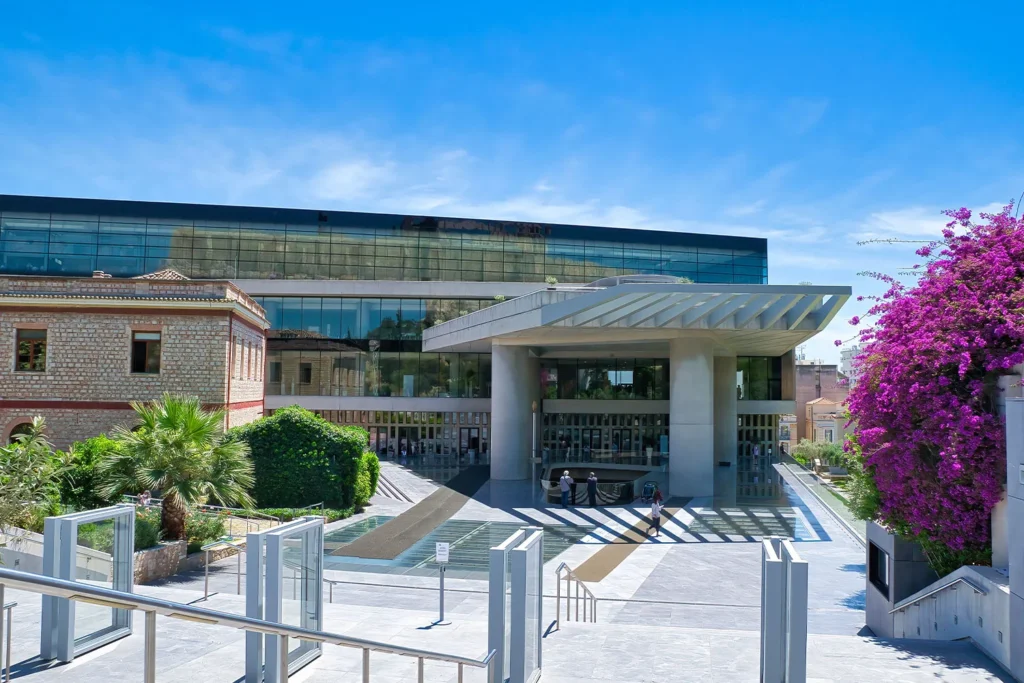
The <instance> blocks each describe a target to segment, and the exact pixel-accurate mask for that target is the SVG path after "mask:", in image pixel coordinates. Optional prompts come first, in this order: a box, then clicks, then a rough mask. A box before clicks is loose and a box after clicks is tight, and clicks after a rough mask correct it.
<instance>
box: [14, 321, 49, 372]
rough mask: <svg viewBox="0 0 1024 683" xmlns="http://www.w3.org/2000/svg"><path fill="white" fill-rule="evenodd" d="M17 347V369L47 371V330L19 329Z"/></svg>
mask: <svg viewBox="0 0 1024 683" xmlns="http://www.w3.org/2000/svg"><path fill="white" fill-rule="evenodd" d="M17 348H18V357H17V361H16V363H15V365H14V369H15V370H18V371H20V372H46V330H18V335H17Z"/></svg>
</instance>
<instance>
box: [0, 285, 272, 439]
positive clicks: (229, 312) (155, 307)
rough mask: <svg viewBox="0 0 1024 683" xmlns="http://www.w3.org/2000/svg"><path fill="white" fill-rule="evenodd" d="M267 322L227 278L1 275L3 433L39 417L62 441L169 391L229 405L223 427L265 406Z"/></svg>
mask: <svg viewBox="0 0 1024 683" xmlns="http://www.w3.org/2000/svg"><path fill="white" fill-rule="evenodd" d="M266 329H267V319H266V317H265V315H264V312H263V309H262V308H261V307H260V306H259V304H257V303H256V302H255V301H253V300H252V299H251V298H250V297H249V296H248V295H246V294H245V293H244V292H243V291H242V290H241V289H239V288H238V287H236V286H235V285H234V284H232V283H230V282H227V281H218V280H202V281H200V280H189V279H188V278H185V277H183V276H182V275H180V274H178V273H177V272H175V271H173V270H165V271H160V272H157V273H152V274H149V275H143V276H140V277H135V278H114V277H110V276H109V275H106V274H104V273H101V272H97V273H95V274H94V275H93V277H71V278H68V277H43V276H4V277H0V437H2V439H3V443H7V442H8V441H9V440H10V438H11V435H12V433H13V434H16V433H17V431H18V430H19V429H23V428H24V427H23V425H25V424H27V423H28V422H30V421H31V419H32V417H34V416H36V415H41V416H43V417H45V418H46V421H47V425H48V428H49V437H50V439H51V441H52V442H53V443H54V444H55V445H56V446H57V447H59V448H65V447H67V446H68V445H69V444H70V443H72V442H73V441H77V440H81V439H85V438H88V437H91V436H95V435H97V434H100V433H104V432H109V431H110V430H111V428H112V427H114V426H115V425H118V424H128V423H131V421H132V420H133V417H134V411H132V409H131V406H130V402H131V401H150V400H153V399H157V398H159V397H160V396H161V395H162V394H164V393H165V392H171V393H179V394H185V395H189V396H198V397H199V398H200V400H202V402H203V404H204V405H205V406H207V407H209V408H224V409H226V411H227V424H226V425H225V426H227V427H231V426H235V425H239V424H245V423H246V422H250V421H252V420H253V419H255V418H257V417H259V416H261V415H262V414H263V396H264V376H263V375H264V371H263V368H264V359H265V357H266V342H265V337H266Z"/></svg>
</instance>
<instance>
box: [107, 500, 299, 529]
mask: <svg viewBox="0 0 1024 683" xmlns="http://www.w3.org/2000/svg"><path fill="white" fill-rule="evenodd" d="M121 497H122V498H127V499H128V501H130V502H131V503H133V504H135V505H139V497H138V496H130V495H127V494H125V495H123V496H121ZM162 504H163V498H150V499H149V504H148V507H159V506H161V505H162ZM195 508H196V509H197V510H224V511H225V512H227V513H229V514H230V513H239V512H241V513H244V514H246V515H248V516H250V517H255V518H257V519H266V520H269V521H273V522H277V523H278V524H281V518H280V517H275V516H274V515H268V514H266V513H264V512H260V511H259V510H252V509H248V508H231V507H225V506H223V505H206V504H204V505H196V506H195ZM302 509H305V508H302ZM233 516H235V517H241V515H238V514H235V515H233Z"/></svg>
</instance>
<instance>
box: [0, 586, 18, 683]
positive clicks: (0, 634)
mask: <svg viewBox="0 0 1024 683" xmlns="http://www.w3.org/2000/svg"><path fill="white" fill-rule="evenodd" d="M0 605H3V611H4V612H7V645H6V647H5V649H6V651H7V654H6V655H4V656H2V657H0V665H2V666H0V668H2V669H3V670H4V672H5V673H4V676H3V679H2V680H3V681H4V683H11V631H12V630H13V629H12V628H11V627H12V622H13V618H14V617H13V614H12V613H13V612H14V608H15V607H17V606H18V603H16V602H7V603H5V602H4V591H3V585H0ZM3 641H4V622H3V615H0V646H3Z"/></svg>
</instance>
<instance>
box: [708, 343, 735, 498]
mask: <svg viewBox="0 0 1024 683" xmlns="http://www.w3.org/2000/svg"><path fill="white" fill-rule="evenodd" d="M714 393H715V500H716V504H722V505H735V504H736V435H737V427H736V398H737V397H736V356H716V357H715V388H714ZM722 463H729V466H728V467H723V466H722Z"/></svg>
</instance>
